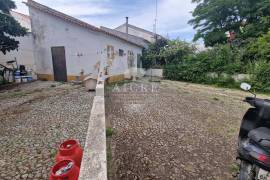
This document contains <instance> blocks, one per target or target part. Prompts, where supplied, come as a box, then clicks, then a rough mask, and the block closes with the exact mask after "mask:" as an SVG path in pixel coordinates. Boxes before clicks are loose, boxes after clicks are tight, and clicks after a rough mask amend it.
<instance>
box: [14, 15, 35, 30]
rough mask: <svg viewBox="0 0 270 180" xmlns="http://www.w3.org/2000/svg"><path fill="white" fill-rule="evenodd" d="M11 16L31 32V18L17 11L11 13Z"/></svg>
mask: <svg viewBox="0 0 270 180" xmlns="http://www.w3.org/2000/svg"><path fill="white" fill-rule="evenodd" d="M10 14H11V15H12V17H14V19H16V20H17V21H18V22H19V23H20V24H21V26H23V27H25V28H27V29H28V31H30V32H31V21H30V17H29V16H27V15H25V14H22V13H19V12H16V11H10Z"/></svg>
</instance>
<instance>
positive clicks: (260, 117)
mask: <svg viewBox="0 0 270 180" xmlns="http://www.w3.org/2000/svg"><path fill="white" fill-rule="evenodd" d="M241 89H243V90H245V91H248V92H250V93H252V94H253V97H246V98H245V100H244V102H247V103H248V104H250V105H251V106H252V107H251V108H249V109H248V111H247V112H246V114H245V115H244V117H243V119H242V123H241V127H240V132H239V137H238V156H237V159H238V160H239V162H240V168H239V173H238V180H257V179H261V180H266V179H270V100H268V99H260V98H257V97H256V94H255V93H253V92H251V86H250V85H249V84H247V83H242V84H241Z"/></svg>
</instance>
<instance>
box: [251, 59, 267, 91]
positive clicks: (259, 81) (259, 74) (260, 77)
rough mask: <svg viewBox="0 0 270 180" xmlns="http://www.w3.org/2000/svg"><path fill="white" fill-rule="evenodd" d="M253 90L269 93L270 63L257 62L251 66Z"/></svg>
mask: <svg viewBox="0 0 270 180" xmlns="http://www.w3.org/2000/svg"><path fill="white" fill-rule="evenodd" d="M250 73H251V74H252V76H251V83H252V85H253V88H254V89H256V90H259V91H264V92H266V91H270V63H269V62H267V61H259V62H255V63H254V64H253V67H252V70H251V71H250Z"/></svg>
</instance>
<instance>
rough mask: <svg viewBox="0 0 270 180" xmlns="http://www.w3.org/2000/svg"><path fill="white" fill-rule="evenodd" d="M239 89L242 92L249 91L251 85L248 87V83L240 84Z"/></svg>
mask: <svg viewBox="0 0 270 180" xmlns="http://www.w3.org/2000/svg"><path fill="white" fill-rule="evenodd" d="M240 87H241V89H243V90H244V91H249V90H250V89H251V85H249V84H248V83H241V86H240Z"/></svg>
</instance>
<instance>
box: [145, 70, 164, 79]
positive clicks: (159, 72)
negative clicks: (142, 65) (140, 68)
mask: <svg viewBox="0 0 270 180" xmlns="http://www.w3.org/2000/svg"><path fill="white" fill-rule="evenodd" d="M145 75H146V76H154V77H161V78H162V77H163V69H147V70H146V72H145Z"/></svg>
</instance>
